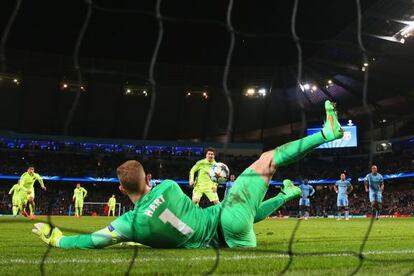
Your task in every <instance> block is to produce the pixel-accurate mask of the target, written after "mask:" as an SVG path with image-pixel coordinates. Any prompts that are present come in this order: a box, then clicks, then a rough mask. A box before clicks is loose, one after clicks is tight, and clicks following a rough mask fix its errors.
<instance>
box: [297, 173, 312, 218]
mask: <svg viewBox="0 0 414 276" xmlns="http://www.w3.org/2000/svg"><path fill="white" fill-rule="evenodd" d="M300 189H301V190H302V196H301V198H300V199H299V218H300V219H303V218H305V220H307V219H308V218H309V207H310V199H309V198H310V197H311V196H313V194H314V193H315V189H314V188H313V187H312V185H310V184H309V180H308V179H304V180H303V183H302V184H301V185H300Z"/></svg>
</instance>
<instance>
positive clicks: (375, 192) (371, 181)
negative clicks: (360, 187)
mask: <svg viewBox="0 0 414 276" xmlns="http://www.w3.org/2000/svg"><path fill="white" fill-rule="evenodd" d="M365 191H366V192H367V193H368V192H369V201H370V202H371V208H372V215H374V216H375V218H376V219H377V220H378V218H379V215H380V213H381V209H382V192H384V178H383V177H382V175H381V174H379V173H378V168H377V166H375V165H373V166H372V167H371V173H369V174H367V176H366V177H365Z"/></svg>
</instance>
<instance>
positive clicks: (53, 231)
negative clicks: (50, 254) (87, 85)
mask: <svg viewBox="0 0 414 276" xmlns="http://www.w3.org/2000/svg"><path fill="white" fill-rule="evenodd" d="M32 232H33V233H35V234H36V235H38V236H39V237H40V239H42V241H44V242H45V243H47V244H48V245H51V246H54V247H58V245H59V240H60V239H61V238H62V237H63V234H62V231H60V230H59V228H57V227H53V228H52V227H51V226H50V225H49V224H47V223H41V222H39V223H36V224H35V225H34V228H33V229H32Z"/></svg>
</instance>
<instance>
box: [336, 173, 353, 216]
mask: <svg viewBox="0 0 414 276" xmlns="http://www.w3.org/2000/svg"><path fill="white" fill-rule="evenodd" d="M334 189H335V192H336V193H337V194H338V197H337V200H336V205H337V206H338V218H337V220H340V219H341V211H342V210H343V211H344V213H345V215H344V216H345V219H346V220H349V207H348V204H349V203H348V194H350V193H351V192H352V189H353V187H352V185H351V182H349V181H348V180H347V179H346V176H345V174H344V173H341V179H340V180H338V181H336V183H335V186H334Z"/></svg>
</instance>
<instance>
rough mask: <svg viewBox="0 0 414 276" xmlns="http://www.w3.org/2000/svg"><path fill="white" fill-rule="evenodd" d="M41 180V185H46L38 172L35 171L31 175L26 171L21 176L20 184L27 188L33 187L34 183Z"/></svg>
mask: <svg viewBox="0 0 414 276" xmlns="http://www.w3.org/2000/svg"><path fill="white" fill-rule="evenodd" d="M36 180H37V181H39V183H40V186H42V188H43V187H45V185H44V184H43V180H42V178H41V177H40V175H39V174H38V173H33V175H30V174H29V173H28V172H25V173H23V174H22V176H20V185H22V186H23V187H24V188H25V189H26V190H29V189H33V186H34V183H35V182H36Z"/></svg>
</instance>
